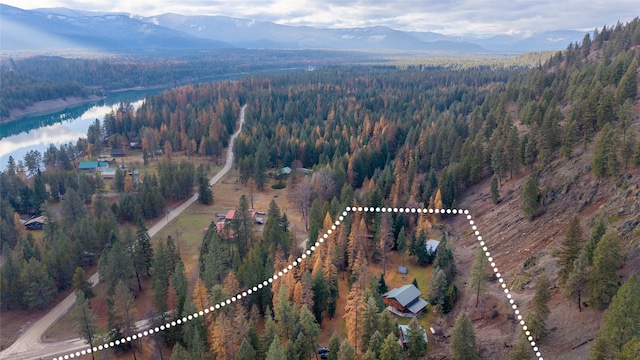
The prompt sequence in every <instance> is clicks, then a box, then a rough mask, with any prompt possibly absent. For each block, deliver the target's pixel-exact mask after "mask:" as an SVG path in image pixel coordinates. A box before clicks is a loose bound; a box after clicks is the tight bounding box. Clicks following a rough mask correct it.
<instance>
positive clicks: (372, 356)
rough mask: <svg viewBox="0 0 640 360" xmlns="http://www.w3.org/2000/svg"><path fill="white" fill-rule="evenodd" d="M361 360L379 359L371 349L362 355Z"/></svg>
mask: <svg viewBox="0 0 640 360" xmlns="http://www.w3.org/2000/svg"><path fill="white" fill-rule="evenodd" d="M360 360H378V357H377V356H376V353H374V352H373V351H371V349H369V350H367V352H365V353H364V354H362V357H361V358H360Z"/></svg>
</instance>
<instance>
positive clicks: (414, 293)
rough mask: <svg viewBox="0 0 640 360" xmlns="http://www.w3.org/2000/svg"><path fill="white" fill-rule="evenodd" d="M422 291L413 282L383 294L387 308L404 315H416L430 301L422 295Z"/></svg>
mask: <svg viewBox="0 0 640 360" xmlns="http://www.w3.org/2000/svg"><path fill="white" fill-rule="evenodd" d="M420 295H422V292H420V290H418V288H417V287H416V286H415V285H413V284H408V285H404V286H401V287H399V288H395V289H392V290H391V291H388V292H386V293H384V294H382V301H383V302H384V303H385V304H386V305H387V310H389V311H391V312H392V313H394V314H396V315H400V316H404V317H414V316H416V315H418V314H419V313H420V312H421V311H422V310H424V309H425V308H426V307H427V304H428V302H427V301H426V300H424V299H422V298H421V297H420Z"/></svg>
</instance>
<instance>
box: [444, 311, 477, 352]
mask: <svg viewBox="0 0 640 360" xmlns="http://www.w3.org/2000/svg"><path fill="white" fill-rule="evenodd" d="M451 352H452V357H451V358H452V359H454V360H476V359H479V358H480V355H479V354H478V349H477V347H476V333H475V332H474V331H473V324H472V323H471V320H470V319H469V316H468V315H467V313H466V312H464V311H463V312H461V313H460V315H458V317H457V318H456V322H455V324H454V325H453V330H452V331H451Z"/></svg>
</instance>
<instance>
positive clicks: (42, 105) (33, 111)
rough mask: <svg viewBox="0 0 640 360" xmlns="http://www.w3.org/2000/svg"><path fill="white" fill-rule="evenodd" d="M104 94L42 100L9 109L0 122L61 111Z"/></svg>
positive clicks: (100, 98)
mask: <svg viewBox="0 0 640 360" xmlns="http://www.w3.org/2000/svg"><path fill="white" fill-rule="evenodd" d="M105 98H106V96H98V95H89V96H87V97H80V96H69V97H67V98H66V100H63V98H58V99H53V100H44V101H38V102H35V103H33V104H31V105H29V106H26V107H25V108H24V109H11V110H9V116H8V117H3V118H0V124H7V123H10V122H14V121H17V120H20V119H22V118H24V117H26V116H33V115H47V114H51V113H54V112H57V111H62V110H64V109H66V108H68V107H70V106H77V105H82V104H85V103H90V102H93V101H99V100H103V99H105Z"/></svg>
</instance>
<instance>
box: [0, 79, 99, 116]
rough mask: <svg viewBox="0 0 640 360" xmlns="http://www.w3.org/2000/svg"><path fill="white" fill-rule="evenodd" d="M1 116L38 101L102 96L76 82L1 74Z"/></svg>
mask: <svg viewBox="0 0 640 360" xmlns="http://www.w3.org/2000/svg"><path fill="white" fill-rule="evenodd" d="M0 82H1V83H2V87H0V116H1V117H6V116H9V110H11V109H14V108H24V107H25V106H28V105H31V104H33V103H34V102H37V101H43V100H51V99H59V98H66V97H68V96H82V97H86V96H88V95H91V94H100V91H96V90H90V89H88V88H86V87H84V86H81V85H80V84H78V83H76V82H71V81H64V82H53V81H47V80H41V79H39V78H37V77H34V76H31V75H27V74H24V73H18V72H15V71H2V72H0Z"/></svg>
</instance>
